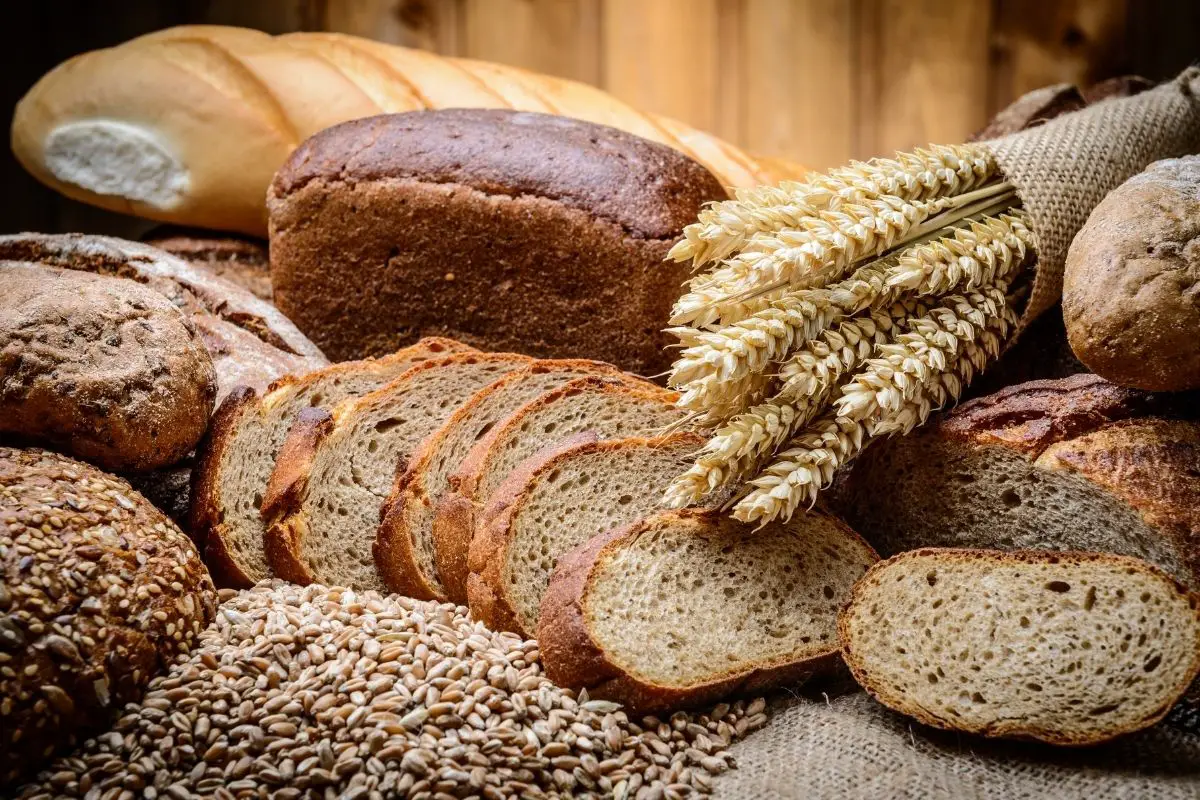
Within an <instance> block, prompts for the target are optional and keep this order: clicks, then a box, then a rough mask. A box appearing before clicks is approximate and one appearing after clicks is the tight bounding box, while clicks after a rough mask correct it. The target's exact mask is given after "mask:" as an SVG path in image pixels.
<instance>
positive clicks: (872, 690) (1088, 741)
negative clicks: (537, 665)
mask: <svg viewBox="0 0 1200 800" xmlns="http://www.w3.org/2000/svg"><path fill="white" fill-rule="evenodd" d="M927 557H935V558H942V559H946V560H959V561H964V560H965V561H971V560H976V559H990V560H992V561H994V562H997V563H1004V562H1016V563H1031V564H1041V563H1046V562H1047V561H1049V562H1051V563H1055V561H1058V562H1065V563H1072V562H1074V563H1087V562H1104V563H1109V564H1121V565H1125V566H1127V567H1130V568H1133V569H1137V570H1141V571H1144V572H1149V573H1151V574H1153V575H1155V576H1156V577H1157V578H1159V579H1160V580H1162V581H1164V582H1165V583H1167V584H1168V585H1169V586H1171V587H1172V588H1173V589H1174V590H1175V591H1176V592H1178V593H1179V594H1181V595H1183V596H1185V597H1187V598H1188V601H1189V604H1190V607H1191V609H1192V612H1193V614H1194V615H1195V616H1196V624H1197V626H1200V596H1198V595H1196V594H1195V593H1192V592H1190V591H1188V589H1187V587H1186V586H1184V585H1183V584H1181V583H1180V582H1179V581H1177V580H1175V579H1174V578H1172V577H1171V576H1170V575H1168V574H1167V573H1165V572H1163V571H1162V570H1160V569H1159V568H1158V567H1155V566H1154V565H1152V564H1147V563H1146V562H1144V561H1141V560H1139V559H1136V558H1131V557H1129V556H1118V555H1113V554H1110V553H1084V552H1079V551H1071V550H1063V551H1058V550H1055V551H1043V550H1010V551H998V550H980V549H971V548H937V547H927V548H921V549H919V550H910V551H908V552H905V553H901V554H899V555H896V556H892V557H891V558H889V559H886V560H884V561H880V562H879V563H877V564H875V565H873V566H872V567H871V568H870V569H869V570H867V573H866V574H865V575H863V577H862V578H860V579H859V580H858V582H857V583H856V584H855V585H854V589H853V590H852V591H851V593H850V600H849V601H848V602H847V603H846V605H845V607H843V609H842V612H841V613H840V614H839V615H838V639H839V640H840V642H841V644H842V659H843V660H844V661H845V662H846V666H848V667H849V668H850V672H851V674H852V675H853V676H854V679H855V680H856V681H857V682H858V684H859V685H860V686H862V688H863V689H865V690H866V691H867V692H868V693H869V694H870V695H871V696H872V697H874V698H875V699H876V700H878V701H879V702H880V703H883V704H884V705H885V706H887V707H888V708H891V709H893V710H895V711H898V712H900V713H901V714H905V715H907V716H909V717H912V718H913V719H916V720H917V721H918V722H921V723H923V724H925V725H929V726H930V727H934V728H940V729H942V730H948V731H960V732H964V733H972V734H977V735H980V736H986V737H1000V738H1011V739H1025V740H1030V741H1040V742H1046V743H1048V744H1055V745H1062V746H1066V747H1081V746H1085V745H1093V744H1098V743H1100V742H1103V741H1108V740H1109V739H1113V738H1116V737H1117V736H1121V735H1123V734H1126V733H1132V732H1134V731H1137V730H1141V729H1142V728H1146V727H1149V726H1150V725H1153V724H1154V723H1156V722H1158V721H1159V720H1161V719H1162V718H1163V717H1165V716H1166V715H1167V712H1169V711H1170V710H1171V706H1172V705H1173V704H1174V700H1176V699H1178V697H1180V696H1182V695H1183V694H1184V692H1186V691H1187V687H1188V686H1189V685H1190V684H1191V683H1192V681H1193V680H1195V679H1196V677H1197V675H1200V648H1198V649H1197V650H1196V653H1195V657H1194V658H1193V661H1192V669H1191V675H1190V677H1189V678H1188V680H1186V681H1184V682H1182V684H1181V686H1180V688H1179V693H1178V695H1177V696H1176V697H1175V698H1174V699H1173V700H1171V701H1169V702H1167V703H1164V704H1163V706H1162V708H1161V709H1159V710H1158V711H1157V712H1156V713H1155V714H1153V715H1151V716H1149V717H1146V718H1143V719H1142V720H1140V721H1139V723H1138V724H1135V725H1128V726H1125V727H1121V728H1117V729H1114V730H1112V731H1111V732H1110V733H1109V734H1108V735H1105V736H1102V737H1079V736H1072V735H1071V734H1069V733H1066V732H1060V731H1054V730H1038V729H1028V730H1024V729H1019V728H1016V727H1015V726H1014V725H1013V724H1012V723H1008V724H1005V725H1002V726H972V725H970V724H963V723H962V721H961V720H960V721H959V723H958V724H954V723H952V721H951V720H949V719H942V718H941V717H937V716H935V715H933V714H931V713H929V712H928V711H927V710H926V709H925V708H923V707H922V706H920V705H918V704H915V703H914V704H909V703H905V702H904V701H903V699H902V698H899V697H897V696H895V695H893V694H892V693H891V692H889V691H888V687H886V686H884V685H882V684H879V683H876V682H875V681H873V680H871V675H870V672H869V671H868V670H866V669H865V668H864V666H863V662H862V659H861V658H860V656H859V655H858V654H856V653H855V652H854V651H853V648H852V647H850V634H849V626H850V617H851V615H852V612H853V609H854V604H855V602H856V601H857V600H858V599H859V598H860V597H861V596H862V594H863V592H864V591H866V589H867V588H868V584H869V581H870V580H871V579H872V578H873V577H874V576H875V575H876V574H877V573H879V572H880V571H882V570H885V569H887V568H888V567H889V566H891V565H893V564H896V563H900V562H903V561H911V560H916V559H921V558H927ZM543 647H544V645H543Z"/></svg>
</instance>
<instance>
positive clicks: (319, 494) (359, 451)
mask: <svg viewBox="0 0 1200 800" xmlns="http://www.w3.org/2000/svg"><path fill="white" fill-rule="evenodd" d="M529 363H530V359H529V358H528V357H526V356H521V355H516V354H513V353H464V354H459V355H453V356H448V357H445V358H438V359H431V360H429V361H425V362H424V363H421V364H418V365H417V366H415V367H413V368H412V369H410V370H408V371H407V372H405V373H404V374H403V375H401V376H400V377H399V378H397V379H396V380H394V381H392V382H391V383H389V384H387V385H386V386H384V387H382V388H380V389H377V390H375V391H374V392H371V393H370V394H367V395H364V396H362V397H358V398H352V399H349V400H345V401H343V402H342V403H340V404H339V405H338V406H337V407H336V408H335V409H334V411H333V413H332V414H329V413H327V412H325V411H320V410H317V409H306V410H305V411H304V412H303V413H302V414H301V416H300V419H299V421H298V422H297V424H296V426H295V427H294V428H293V430H292V431H291V432H290V433H289V434H288V438H287V439H286V440H285V442H284V444H283V447H282V449H281V450H280V452H279V456H278V458H277V459H276V462H275V470H274V472H273V473H272V474H271V478H270V480H269V481H268V484H267V490H266V493H265V495H264V496H263V503H262V509H261V512H262V519H263V522H264V524H265V525H266V528H267V535H266V554H267V563H268V564H269V565H270V567H271V569H272V571H273V572H274V573H275V574H276V575H278V576H279V577H281V578H284V579H285V580H290V581H294V582H296V583H302V584H307V583H312V582H320V583H326V584H330V585H335V586H347V587H351V588H355V589H383V588H384V584H383V579H382V577H381V576H380V574H379V570H378V569H376V567H375V560H374V557H373V555H372V549H373V545H374V542H375V534H376V531H377V529H378V528H379V523H380V520H381V515H382V512H383V505H384V503H385V501H386V500H387V498H388V495H390V494H391V491H392V489H393V487H394V484H395V481H396V478H397V476H398V475H401V474H402V473H403V470H404V469H405V468H406V467H407V464H408V461H409V459H410V458H411V457H412V455H413V453H415V452H416V450H417V447H418V446H419V445H420V443H421V442H422V441H423V440H424V439H425V437H427V436H429V435H430V434H431V433H433V432H434V431H436V430H437V429H438V428H439V427H441V426H442V424H443V423H445V421H446V420H447V419H449V417H450V415H451V414H453V413H454V412H455V410H456V409H457V408H458V407H459V406H461V405H462V404H463V403H465V402H466V401H467V400H469V399H470V398H471V396H472V395H474V394H475V393H476V392H477V391H479V390H480V389H482V388H483V387H485V386H487V385H488V384H490V383H493V382H495V381H496V380H497V379H498V378H500V377H502V376H503V375H506V374H508V373H509V372H512V371H514V370H518V369H521V368H523V367H525V366H528V364H529Z"/></svg>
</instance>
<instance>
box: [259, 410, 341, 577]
mask: <svg viewBox="0 0 1200 800" xmlns="http://www.w3.org/2000/svg"><path fill="white" fill-rule="evenodd" d="M332 429H333V415H332V414H330V413H329V412H328V411H325V410H323V409H319V408H306V409H304V410H303V411H301V412H300V414H299V415H298V416H297V417H296V422H295V424H294V425H293V426H292V429H291V431H289V432H288V436H287V439H285V440H284V443H283V447H282V448H280V450H279V456H278V457H277V458H276V460H275V471H274V472H272V473H271V480H270V481H269V482H268V483H267V490H266V491H265V492H264V493H263V502H262V518H263V522H264V523H265V524H266V527H267V533H266V541H265V542H264V549H265V550H266V554H267V563H269V564H270V565H271V571H272V572H274V573H275V575H277V576H278V577H280V578H283V579H284V580H286V581H292V582H293V583H299V584H301V585H304V586H306V585H308V584H310V583H312V582H313V581H314V580H316V575H315V574H314V573H313V571H312V568H311V567H310V566H309V565H308V562H306V561H305V560H304V558H303V557H302V556H301V550H302V548H303V542H304V538H305V532H306V526H305V524H304V518H303V515H301V514H298V513H296V511H297V510H298V509H299V507H300V503H301V501H302V500H303V497H304V494H305V492H306V491H307V489H308V476H309V471H310V470H309V466H310V463H311V461H312V457H313V454H314V453H315V452H316V450H317V448H318V447H320V444H321V442H322V441H323V440H324V439H325V437H326V436H328V435H329V432H330V431H331V430H332Z"/></svg>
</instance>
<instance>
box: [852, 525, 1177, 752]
mask: <svg viewBox="0 0 1200 800" xmlns="http://www.w3.org/2000/svg"><path fill="white" fill-rule="evenodd" d="M838 629H839V633H840V637H841V643H842V652H843V655H844V657H845V661H846V663H847V665H849V667H850V671H851V672H852V673H853V674H854V677H855V678H856V679H857V680H858V682H859V683H860V684H862V686H863V687H864V688H865V689H866V690H867V691H868V692H870V693H871V694H872V695H874V696H875V697H876V699H878V700H879V701H880V702H882V703H883V704H884V705H886V706H888V707H890V708H892V709H894V710H896V711H899V712H901V713H903V714H908V715H909V716H912V717H915V718H916V719H918V720H920V721H921V722H924V723H925V724H927V725H933V726H934V727H938V728H945V729H948V730H955V731H963V732H968V733H975V734H982V735H984V736H997V737H1010V738H1022V739H1036V740H1040V741H1044V742H1049V743H1052V744H1060V745H1085V744H1095V743H1097V742H1103V741H1106V740H1108V739H1112V738H1113V737H1115V736H1119V735H1120V734H1123V733H1128V732H1131V731H1135V730H1140V729H1141V728H1145V727H1147V726H1149V725H1152V724H1154V723H1155V722H1157V721H1158V720H1159V719H1161V718H1162V717H1163V716H1164V715H1165V714H1166V713H1167V711H1168V710H1169V709H1170V708H1171V706H1172V705H1173V704H1174V702H1175V701H1176V700H1177V699H1178V698H1179V697H1180V695H1182V694H1183V692H1184V691H1185V690H1186V689H1187V687H1188V685H1189V684H1190V683H1191V681H1192V680H1193V679H1194V678H1195V677H1196V674H1197V672H1198V671H1200V611H1198V608H1197V596H1196V595H1194V594H1190V593H1189V592H1188V591H1187V590H1186V589H1185V588H1184V587H1183V586H1182V585H1180V584H1179V583H1177V582H1176V581H1173V580H1172V579H1171V578H1170V577H1169V576H1167V575H1166V574H1165V573H1163V572H1162V571H1160V570H1158V569H1156V568H1154V567H1152V566H1150V565H1148V564H1146V563H1145V562H1142V561H1139V560H1137V559H1133V558H1127V557H1124V556H1114V555H1107V554H1099V553H1077V552H1062V553H1054V552H1048V551H1015V552H1010V553H1002V552H998V551H985V550H964V549H945V550H939V549H932V548H931V549H925V550H916V551H911V552H908V553H903V554H901V555H899V556H896V557H894V558H892V559H889V560H887V561H885V562H882V563H880V564H878V565H877V566H875V567H874V568H872V569H871V571H870V572H868V573H867V575H866V576H865V577H864V578H863V579H862V580H861V581H860V582H859V583H858V585H857V586H855V588H854V592H853V594H852V596H851V599H850V602H849V604H848V605H847V607H846V608H845V610H844V611H843V612H842V614H841V617H840V619H839V624H838Z"/></svg>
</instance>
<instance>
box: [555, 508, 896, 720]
mask: <svg viewBox="0 0 1200 800" xmlns="http://www.w3.org/2000/svg"><path fill="white" fill-rule="evenodd" d="M877 560H878V557H877V556H876V555H875V553H874V552H873V551H872V550H871V548H870V547H868V546H867V544H866V543H865V542H863V541H862V540H861V539H860V538H858V536H856V535H855V534H854V532H853V531H851V530H850V529H849V528H847V527H846V526H845V525H844V524H843V523H841V522H840V521H838V520H837V519H835V518H834V517H832V516H830V515H827V514H824V513H821V512H817V511H813V512H809V513H805V514H797V515H795V517H793V518H792V520H791V521H790V522H787V523H773V524H771V525H768V526H767V527H766V528H764V529H763V530H760V531H755V530H754V529H753V528H752V527H751V526H748V525H744V524H742V523H739V522H737V521H735V520H733V519H730V518H728V517H725V516H724V515H719V514H711V513H708V514H706V513H700V512H697V511H694V510H693V511H673V512H663V513H660V514H657V515H653V516H649V517H647V518H645V519H642V520H639V521H637V522H634V523H633V524H631V525H629V526H626V527H623V528H618V529H616V530H613V531H609V532H607V533H605V534H602V535H599V536H596V537H593V538H592V539H590V540H589V541H588V542H587V543H586V544H583V545H582V546H580V547H578V548H577V549H575V550H573V551H571V552H570V553H567V554H566V555H564V556H562V558H561V559H559V562H558V567H557V568H556V569H555V570H554V573H553V576H552V577H551V578H550V584H549V588H548V589H547V590H546V595H545V599H544V600H543V601H542V604H541V616H540V619H539V622H538V629H537V638H538V644H539V645H540V646H541V649H542V660H543V662H544V663H545V665H546V672H547V674H548V675H549V676H550V678H551V679H552V680H554V681H555V682H556V683H559V684H561V685H564V686H571V687H573V688H577V689H585V688H586V689H587V690H588V693H589V695H591V696H593V697H608V698H612V699H615V700H618V701H620V702H621V703H624V704H626V705H627V706H628V707H630V708H631V709H637V710H643V709H644V710H654V709H660V708H662V709H675V708H678V707H679V706H683V705H699V704H704V703H710V702H713V701H715V700H718V699H720V698H722V697H725V696H727V695H730V694H734V693H749V692H760V691H764V690H766V689H770V688H774V687H777V686H786V685H792V684H796V683H799V682H800V681H802V680H804V679H805V678H806V677H808V676H810V675H812V674H813V673H815V672H819V671H821V670H824V669H827V668H829V667H830V666H832V665H833V664H835V663H836V662H837V651H838V637H837V614H838V609H839V608H840V607H841V606H842V604H843V603H845V602H846V600H847V598H848V597H849V596H850V590H851V587H852V586H853V585H854V582H855V581H856V580H858V579H859V578H860V577H861V576H862V575H863V573H864V572H866V570H867V568H868V567H870V566H871V565H872V564H873V563H874V562H876V561H877Z"/></svg>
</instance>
